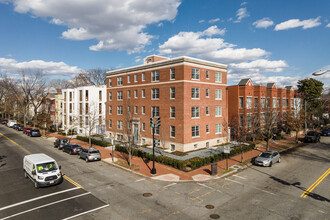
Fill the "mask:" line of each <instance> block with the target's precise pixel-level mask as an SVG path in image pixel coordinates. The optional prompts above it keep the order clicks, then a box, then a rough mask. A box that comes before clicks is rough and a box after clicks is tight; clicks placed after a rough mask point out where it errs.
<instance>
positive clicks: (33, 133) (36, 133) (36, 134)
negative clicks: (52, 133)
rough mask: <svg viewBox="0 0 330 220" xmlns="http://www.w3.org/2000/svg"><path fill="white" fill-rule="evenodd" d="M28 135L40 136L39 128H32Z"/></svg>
mask: <svg viewBox="0 0 330 220" xmlns="http://www.w3.org/2000/svg"><path fill="white" fill-rule="evenodd" d="M28 136H30V137H41V134H40V131H39V129H32V130H31V131H30V132H29V133H28Z"/></svg>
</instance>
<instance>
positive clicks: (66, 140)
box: [62, 139, 70, 144]
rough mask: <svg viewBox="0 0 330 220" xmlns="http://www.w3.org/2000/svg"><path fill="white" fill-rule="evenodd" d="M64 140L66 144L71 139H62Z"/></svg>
mask: <svg viewBox="0 0 330 220" xmlns="http://www.w3.org/2000/svg"><path fill="white" fill-rule="evenodd" d="M62 142H63V143H65V144H66V143H69V142H70V141H69V139H62Z"/></svg>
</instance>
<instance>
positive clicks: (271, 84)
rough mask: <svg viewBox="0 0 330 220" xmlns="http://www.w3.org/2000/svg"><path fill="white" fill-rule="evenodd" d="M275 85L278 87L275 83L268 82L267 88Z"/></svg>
mask: <svg viewBox="0 0 330 220" xmlns="http://www.w3.org/2000/svg"><path fill="white" fill-rule="evenodd" d="M274 86H275V87H276V84H275V83H267V89H272V88H273V87H274Z"/></svg>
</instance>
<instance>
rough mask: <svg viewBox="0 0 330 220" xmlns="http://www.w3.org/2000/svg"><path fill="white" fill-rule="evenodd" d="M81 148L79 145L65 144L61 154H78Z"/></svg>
mask: <svg viewBox="0 0 330 220" xmlns="http://www.w3.org/2000/svg"><path fill="white" fill-rule="evenodd" d="M82 149H83V148H82V147H81V146H80V145H79V144H66V145H64V146H63V149H62V150H63V152H67V153H69V154H70V155H72V154H80V152H81V151H82Z"/></svg>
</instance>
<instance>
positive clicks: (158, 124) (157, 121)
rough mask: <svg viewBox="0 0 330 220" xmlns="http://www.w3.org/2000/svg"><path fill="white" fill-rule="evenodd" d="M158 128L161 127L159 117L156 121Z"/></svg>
mask: <svg viewBox="0 0 330 220" xmlns="http://www.w3.org/2000/svg"><path fill="white" fill-rule="evenodd" d="M156 126H157V127H160V117H158V118H157V119H156Z"/></svg>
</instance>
